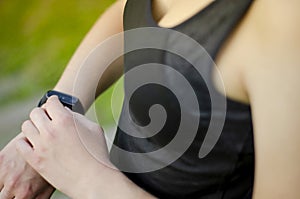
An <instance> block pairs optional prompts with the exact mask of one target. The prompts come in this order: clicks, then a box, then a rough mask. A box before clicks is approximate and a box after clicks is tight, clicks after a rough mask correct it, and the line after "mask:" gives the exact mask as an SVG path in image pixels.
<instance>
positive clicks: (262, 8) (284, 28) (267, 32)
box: [252, 0, 300, 50]
mask: <svg viewBox="0 0 300 199" xmlns="http://www.w3.org/2000/svg"><path fill="white" fill-rule="evenodd" d="M299 8H300V1H298V0H291V1H289V2H286V1H283V0H279V1H273V0H261V1H255V2H254V4H253V9H252V10H253V13H252V14H253V17H252V19H253V23H254V24H255V26H254V27H255V28H256V33H257V35H256V36H257V39H258V40H259V42H260V43H261V44H262V45H263V46H262V47H266V48H267V47H269V48H271V49H274V47H275V45H278V46H286V47H287V45H288V47H289V48H288V49H286V50H292V48H299V47H300V44H299V41H300V37H299V34H300V23H299V21H300V12H299Z"/></svg>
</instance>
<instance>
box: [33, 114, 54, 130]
mask: <svg viewBox="0 0 300 199" xmlns="http://www.w3.org/2000/svg"><path fill="white" fill-rule="evenodd" d="M30 119H31V121H32V123H33V124H34V126H35V127H36V128H37V130H38V131H44V130H46V126H48V125H49V123H50V122H51V120H50V119H49V117H48V116H47V114H46V112H45V110H44V109H42V108H35V109H33V110H32V111H31V113H30Z"/></svg>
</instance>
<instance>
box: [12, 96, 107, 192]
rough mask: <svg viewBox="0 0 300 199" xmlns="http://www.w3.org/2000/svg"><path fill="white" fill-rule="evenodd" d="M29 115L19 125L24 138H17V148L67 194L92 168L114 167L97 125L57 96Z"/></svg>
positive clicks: (85, 180)
mask: <svg viewBox="0 0 300 199" xmlns="http://www.w3.org/2000/svg"><path fill="white" fill-rule="evenodd" d="M30 119H31V120H28V121H26V122H24V123H23V125H22V132H23V133H24V135H25V136H26V137H27V139H20V140H19V141H18V145H17V148H18V151H19V152H20V153H21V155H22V156H23V157H24V158H25V160H26V161H27V162H28V163H29V164H30V165H31V166H32V167H33V168H34V169H35V170H36V171H37V172H39V173H40V174H41V175H42V176H43V177H44V178H45V179H46V180H47V181H48V182H49V183H50V184H52V185H53V186H54V187H56V188H57V189H59V190H60V191H62V192H64V193H65V194H67V195H69V196H70V197H73V196H74V194H75V193H74V192H75V191H78V190H82V186H83V185H84V184H89V183H90V181H91V179H92V178H93V177H94V176H93V175H94V173H93V171H95V170H96V169H99V168H100V169H101V166H102V167H103V166H105V169H107V167H113V165H112V164H111V163H110V161H109V156H108V149H107V145H106V142H105V139H104V135H103V131H102V129H101V128H100V126H99V125H98V124H96V123H94V122H91V121H89V120H88V119H86V118H85V117H84V116H82V115H80V114H77V113H73V112H72V111H70V110H69V109H67V108H65V107H63V105H62V104H61V103H60V102H59V100H58V98H57V97H56V96H52V97H50V98H49V99H48V101H47V103H46V104H45V106H44V108H36V109H34V110H33V111H32V112H31V114H30ZM97 160H98V161H97ZM93 169H95V170H93ZM89 172H90V173H89ZM76 186H78V187H76ZM76 194H77V193H76ZM77 196H78V195H77Z"/></svg>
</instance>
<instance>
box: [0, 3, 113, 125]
mask: <svg viewBox="0 0 300 199" xmlns="http://www.w3.org/2000/svg"><path fill="white" fill-rule="evenodd" d="M113 2H114V1H113V0H99V1H95V0H72V1H60V0H45V1H44V0H42V1H41V0H29V1H21V0H12V1H0V27H1V28H0V80H5V79H6V78H7V77H9V78H10V79H13V81H16V82H19V85H18V86H17V87H14V88H12V89H11V90H10V91H9V92H7V93H3V94H2V95H1V93H0V96H1V97H0V104H1V105H0V106H6V105H9V104H12V103H15V102H16V101H18V100H22V99H25V98H28V97H30V96H31V95H33V94H35V93H36V91H38V90H45V91H46V90H47V89H51V88H53V86H54V85H55V83H56V82H57V80H58V78H59V77H60V75H61V73H62V71H63V70H64V67H65V66H66V64H67V63H68V61H69V59H70V58H71V56H72V54H73V53H74V51H75V50H76V47H77V46H78V45H79V43H80V41H81V40H82V39H83V37H84V35H85V34H86V33H87V31H88V30H89V29H90V28H91V26H92V25H93V23H94V22H95V21H96V19H97V18H98V17H99V15H100V14H101V13H102V12H103V11H104V10H105V9H106V8H107V7H108V6H109V5H111V4H112V3H113ZM104 28H105V27H104ZM4 82H5V81H4ZM0 87H1V85H0ZM111 92H112V90H108V91H107V92H106V93H105V94H104V95H103V96H102V97H101V99H100V101H99V103H97V109H99V111H98V112H99V114H100V113H101V114H100V115H101V116H100V117H101V118H102V121H103V122H104V123H109V122H111V111H110V95H111Z"/></svg>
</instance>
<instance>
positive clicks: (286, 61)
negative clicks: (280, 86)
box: [243, 0, 300, 92]
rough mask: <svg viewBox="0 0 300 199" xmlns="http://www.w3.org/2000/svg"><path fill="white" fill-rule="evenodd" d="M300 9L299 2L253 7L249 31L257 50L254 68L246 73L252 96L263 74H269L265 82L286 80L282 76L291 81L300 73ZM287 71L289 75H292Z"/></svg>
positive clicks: (257, 3) (269, 0)
mask: <svg viewBox="0 0 300 199" xmlns="http://www.w3.org/2000/svg"><path fill="white" fill-rule="evenodd" d="M299 7H300V1H298V0H291V1H289V2H288V3H287V2H286V1H283V0H278V1H272V0H261V1H255V3H253V7H252V9H251V12H250V13H249V15H250V16H249V26H248V27H249V33H250V35H251V38H252V39H251V45H252V48H253V49H254V50H252V51H251V52H252V54H249V57H248V59H249V60H252V62H251V66H247V67H245V68H244V69H243V70H244V72H243V73H244V77H245V79H246V82H247V83H246V84H247V87H248V88H247V90H248V91H250V92H251V88H252V87H253V85H255V84H256V83H257V82H258V81H259V79H258V76H259V75H261V74H263V73H266V74H265V76H264V78H263V80H264V81H266V80H268V79H269V78H273V77H275V76H277V75H278V78H283V77H282V75H283V74H286V76H285V78H287V80H290V79H291V78H292V77H289V76H293V75H295V73H296V74H299V73H300V67H299V66H300V56H299V53H300V36H299V35H300V23H299V21H300V12H299V11H298V8H299ZM286 71H290V73H289V75H287V73H286ZM297 79H298V78H297ZM288 82H289V81H287V83H288ZM257 86H258V85H257ZM255 90H256V89H254V91H255Z"/></svg>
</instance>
